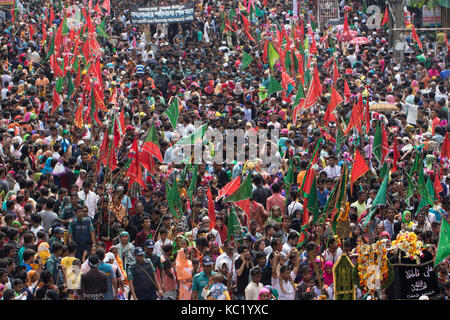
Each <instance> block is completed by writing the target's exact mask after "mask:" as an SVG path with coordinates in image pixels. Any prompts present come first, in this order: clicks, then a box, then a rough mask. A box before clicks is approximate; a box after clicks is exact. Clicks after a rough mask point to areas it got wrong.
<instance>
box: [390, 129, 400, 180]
mask: <svg viewBox="0 0 450 320" xmlns="http://www.w3.org/2000/svg"><path fill="white" fill-rule="evenodd" d="M399 159H400V152H399V151H398V146H397V136H396V137H395V138H394V160H393V167H392V172H396V171H397V170H398V168H397V166H398V160H399Z"/></svg>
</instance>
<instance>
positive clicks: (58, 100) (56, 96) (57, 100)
mask: <svg viewBox="0 0 450 320" xmlns="http://www.w3.org/2000/svg"><path fill="white" fill-rule="evenodd" d="M61 103H62V99H61V96H60V95H59V94H58V92H56V89H55V88H53V106H52V111H51V113H54V112H55V111H56V109H57V108H58V107H59V105H60V104H61Z"/></svg>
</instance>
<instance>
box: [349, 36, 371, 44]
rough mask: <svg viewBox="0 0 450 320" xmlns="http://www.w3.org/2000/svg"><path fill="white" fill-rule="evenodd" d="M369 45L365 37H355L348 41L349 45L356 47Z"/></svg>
mask: <svg viewBox="0 0 450 320" xmlns="http://www.w3.org/2000/svg"><path fill="white" fill-rule="evenodd" d="M369 43H370V40H369V39H368V38H367V37H356V38H353V39H352V40H351V41H350V44H357V45H361V44H369Z"/></svg>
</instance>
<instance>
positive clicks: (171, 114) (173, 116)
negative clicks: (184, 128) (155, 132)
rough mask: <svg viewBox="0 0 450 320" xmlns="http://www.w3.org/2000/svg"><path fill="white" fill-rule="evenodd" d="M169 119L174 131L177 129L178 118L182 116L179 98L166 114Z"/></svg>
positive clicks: (174, 100) (175, 99)
mask: <svg viewBox="0 0 450 320" xmlns="http://www.w3.org/2000/svg"><path fill="white" fill-rule="evenodd" d="M164 113H165V114H166V115H167V117H168V118H169V121H170V124H171V125H172V128H173V129H176V127H177V124H178V117H179V115H180V109H179V106H178V98H177V97H175V98H174V99H173V101H172V103H171V104H170V105H169V108H167V110H166V111H165V112H164Z"/></svg>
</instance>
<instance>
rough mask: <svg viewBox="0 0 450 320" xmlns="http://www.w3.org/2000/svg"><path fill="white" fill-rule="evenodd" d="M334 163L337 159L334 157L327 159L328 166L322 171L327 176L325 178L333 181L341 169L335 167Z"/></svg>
mask: <svg viewBox="0 0 450 320" xmlns="http://www.w3.org/2000/svg"><path fill="white" fill-rule="evenodd" d="M336 161H337V159H336V156H335V155H332V156H331V157H330V158H328V163H329V165H328V166H326V167H325V168H324V169H323V171H325V173H326V174H327V178H331V179H334V178H336V177H339V176H340V175H341V167H340V166H338V165H336Z"/></svg>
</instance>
